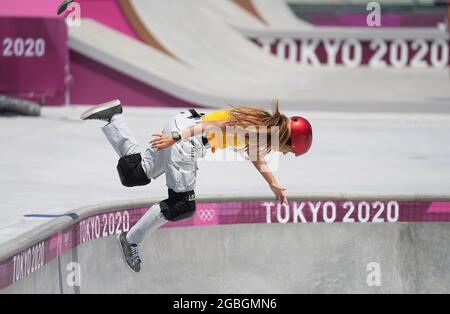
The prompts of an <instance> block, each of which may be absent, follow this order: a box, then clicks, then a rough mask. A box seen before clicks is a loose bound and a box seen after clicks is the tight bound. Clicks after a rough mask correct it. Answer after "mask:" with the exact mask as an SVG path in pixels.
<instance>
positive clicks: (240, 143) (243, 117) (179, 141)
mask: <svg viewBox="0 0 450 314" xmlns="http://www.w3.org/2000/svg"><path fill="white" fill-rule="evenodd" d="M122 111H123V109H122V106H121V103H120V101H119V100H114V101H110V102H107V103H104V104H101V105H98V106H94V107H92V108H90V109H89V110H87V111H86V112H84V113H83V114H82V115H81V119H82V120H94V119H95V120H103V121H105V122H107V125H105V126H104V127H103V128H102V129H103V132H104V133H105V135H106V138H107V139H108V141H109V142H110V143H111V145H112V146H113V148H114V150H115V151H116V152H117V154H118V155H119V157H120V159H119V162H118V165H117V170H118V172H119V177H120V180H121V182H122V184H123V185H125V186H127V187H132V186H139V185H146V184H148V183H150V181H151V180H152V179H155V178H157V177H159V176H160V175H161V174H163V173H165V176H166V185H167V188H168V198H167V199H165V200H163V201H161V202H159V203H156V204H153V206H152V207H150V208H149V210H148V211H147V212H146V213H145V215H144V216H143V217H142V218H141V219H140V220H139V221H138V222H137V223H136V225H134V226H133V228H131V230H130V231H129V232H123V233H122V234H120V235H119V236H118V239H119V242H120V244H121V247H122V250H123V254H124V258H125V261H126V263H127V265H128V266H129V268H130V269H131V270H132V271H135V272H139V271H140V269H141V259H140V257H139V244H140V243H141V242H142V240H143V238H144V235H145V234H146V233H147V232H151V231H153V230H156V229H157V228H159V227H160V226H162V225H164V224H165V223H166V222H167V221H178V220H181V219H184V218H187V217H190V216H192V215H193V214H194V212H195V193H194V188H195V179H196V171H197V159H198V158H201V157H204V156H205V154H206V150H207V149H211V151H212V152H213V153H214V152H216V150H217V149H224V148H226V147H230V146H231V147H233V148H234V149H236V150H237V149H240V150H243V151H244V152H246V153H247V154H248V155H249V156H250V157H251V158H250V159H251V162H252V163H253V165H254V166H255V167H256V169H257V170H258V171H259V172H260V173H261V175H262V176H263V177H264V179H265V180H266V181H267V183H268V184H269V186H270V188H271V189H272V191H273V192H274V194H275V196H276V199H277V200H278V201H280V202H283V203H285V204H287V198H286V195H285V193H284V190H285V189H284V188H283V187H281V186H280V185H278V183H277V182H276V180H275V178H274V176H273V175H272V173H271V172H270V170H269V168H268V166H267V163H266V161H265V159H264V155H265V154H267V153H268V152H270V151H271V150H278V151H280V152H282V153H284V154H287V153H289V152H292V153H293V154H295V156H300V155H302V154H304V153H306V152H307V151H308V150H309V148H310V146H311V143H312V129H311V125H310V124H309V122H308V121H307V120H306V119H304V118H302V117H298V116H295V117H291V118H288V117H287V116H285V115H284V114H282V113H281V112H280V111H279V107H278V103H275V106H274V111H273V113H269V112H267V111H265V110H262V109H259V108H252V107H231V108H229V109H226V110H218V111H213V112H210V113H208V114H205V115H200V114H198V113H197V112H196V111H195V110H193V109H189V112H188V113H184V112H182V113H180V114H178V115H176V116H174V117H173V118H172V119H170V120H169V121H168V123H167V124H166V125H165V127H164V129H163V130H162V133H161V134H153V136H154V138H153V139H152V140H151V141H150V143H151V147H149V148H147V149H146V150H145V151H144V152H140V150H139V147H138V143H137V141H136V139H135V138H134V137H133V135H132V133H131V131H130V129H129V128H128V126H127V124H126V121H125V118H124V116H123V114H122ZM230 130H232V131H230ZM243 130H245V131H246V132H247V133H246V132H242V131H243ZM269 133H270V134H271V136H270V137H269V136H268V134H269ZM252 134H253V135H256V136H257V137H255V136H252ZM273 135H275V136H273ZM256 138H258V139H259V140H254V139H256Z"/></svg>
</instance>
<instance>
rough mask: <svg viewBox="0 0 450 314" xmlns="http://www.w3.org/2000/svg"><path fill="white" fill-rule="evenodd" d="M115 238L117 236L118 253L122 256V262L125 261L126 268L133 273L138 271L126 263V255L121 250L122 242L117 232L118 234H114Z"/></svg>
mask: <svg viewBox="0 0 450 314" xmlns="http://www.w3.org/2000/svg"><path fill="white" fill-rule="evenodd" d="M116 238H117V243H118V244H119V249H120V255H121V256H122V260H123V262H124V263H125V265H126V266H127V268H128V269H129V270H130V271H131V272H132V273H134V274H137V273H139V272H137V271H135V270H134V269H133V268H131V266H130V265H128V263H127V258H126V256H125V253H124V252H123V247H122V242H121V241H120V234H118V235H117V236H116Z"/></svg>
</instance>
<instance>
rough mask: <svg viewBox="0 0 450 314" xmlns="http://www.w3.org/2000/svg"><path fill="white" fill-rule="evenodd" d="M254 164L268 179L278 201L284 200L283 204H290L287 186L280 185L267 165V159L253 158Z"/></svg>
mask: <svg viewBox="0 0 450 314" xmlns="http://www.w3.org/2000/svg"><path fill="white" fill-rule="evenodd" d="M252 164H253V165H254V166H255V168H256V169H257V170H258V172H259V173H260V174H261V175H262V176H263V178H264V179H265V180H266V181H267V183H268V184H269V186H270V188H271V189H272V191H273V192H274V193H275V196H276V198H277V201H280V202H282V203H283V204H286V205H287V204H288V200H287V197H286V195H285V194H284V191H285V190H286V189H285V188H283V187H281V186H280V185H278V183H277V182H276V180H275V177H274V176H273V174H272V172H271V171H270V169H269V167H268V166H267V162H266V160H265V159H258V160H252Z"/></svg>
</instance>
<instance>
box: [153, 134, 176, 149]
mask: <svg viewBox="0 0 450 314" xmlns="http://www.w3.org/2000/svg"><path fill="white" fill-rule="evenodd" d="M152 136H154V138H153V139H152V140H151V141H150V144H151V146H152V148H156V149H157V150H160V149H164V148H167V147H170V146H172V145H173V144H175V141H174V139H173V138H172V137H171V136H170V135H166V134H152Z"/></svg>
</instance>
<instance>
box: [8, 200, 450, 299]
mask: <svg viewBox="0 0 450 314" xmlns="http://www.w3.org/2000/svg"><path fill="white" fill-rule="evenodd" d="M155 201H157V200H150V199H146V200H135V201H125V202H120V203H110V204H102V205H98V206H88V207H84V208H79V209H77V210H74V211H71V212H68V213H66V214H65V215H62V216H61V217H58V218H55V219H53V220H51V221H49V222H48V223H46V224H44V225H42V226H41V227H38V228H36V229H34V230H32V231H29V232H27V233H26V234H23V235H22V236H20V237H18V238H16V239H12V240H11V241H9V242H6V243H5V244H4V245H2V246H1V247H0V291H1V293H76V294H77V293H105V292H106V293H108V292H111V293H114V292H116V293H117V292H129V293H133V292H141V293H142V292H159V293H186V292H189V293H294V292H297V293H298V292H365V293H375V292H391V293H405V292H407V293H413V292H419V293H420V292H422V293H424V292H447V293H448V292H450V284H449V282H450V275H449V274H448V272H447V271H446V269H447V265H448V263H449V262H450V248H449V246H448V245H446V244H447V243H448V241H449V240H450V229H449V228H448V223H449V222H450V196H448V195H443V196H438V195H434V196H401V195H390V196H389V195H386V196H381V195H380V196H367V195H366V196H364V195H359V196H358V195H311V196H292V197H290V202H289V205H288V206H284V205H279V204H277V203H275V202H274V201H273V198H272V197H268V196H257V197H256V196H243V197H235V198H232V197H231V198H221V197H210V198H199V199H198V200H197V210H196V213H195V215H194V216H193V217H191V218H188V219H186V220H183V221H179V222H176V223H169V224H167V225H165V226H164V227H163V228H162V229H160V230H158V231H157V232H155V233H154V234H153V235H152V236H151V237H150V239H146V241H145V243H144V245H143V246H142V248H141V251H142V254H143V260H144V264H143V265H144V268H143V270H142V272H141V273H140V274H138V275H137V274H134V275H132V274H131V273H130V272H129V270H128V269H127V268H126V266H125V264H124V262H123V260H122V259H121V258H120V249H119V246H118V243H117V242H116V241H117V240H116V238H115V236H116V235H117V234H118V233H120V232H122V231H127V230H129V229H130V228H131V227H132V226H133V225H134V224H135V223H136V222H137V220H139V218H140V217H142V215H144V214H145V212H146V210H147V208H148V207H149V206H151V205H152V204H153V203H154V202H155ZM181 259H182V260H183V263H182V264H183V265H180V263H179V261H180V260H181ZM374 265H375V266H376V265H378V266H379V267H381V269H382V272H383V277H382V278H383V280H382V284H379V285H378V284H370V283H369V282H368V281H367V280H366V277H367V275H368V273H369V272H368V271H369V270H370V269H372V268H371V267H372V266H374ZM369 266H370V267H369Z"/></svg>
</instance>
